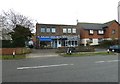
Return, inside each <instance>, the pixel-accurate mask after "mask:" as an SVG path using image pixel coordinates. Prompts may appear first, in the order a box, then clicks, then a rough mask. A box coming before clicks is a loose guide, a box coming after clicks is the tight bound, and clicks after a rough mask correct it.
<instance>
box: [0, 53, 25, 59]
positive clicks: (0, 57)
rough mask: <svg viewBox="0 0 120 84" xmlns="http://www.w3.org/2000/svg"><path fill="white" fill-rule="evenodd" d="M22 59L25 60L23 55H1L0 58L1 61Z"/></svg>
mask: <svg viewBox="0 0 120 84" xmlns="http://www.w3.org/2000/svg"><path fill="white" fill-rule="evenodd" d="M24 58H26V56H25V54H23V55H15V56H14V57H13V55H1V56H0V59H2V60H14V59H24Z"/></svg>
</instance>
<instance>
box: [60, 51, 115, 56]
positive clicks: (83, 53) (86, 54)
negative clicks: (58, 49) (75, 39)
mask: <svg viewBox="0 0 120 84" xmlns="http://www.w3.org/2000/svg"><path fill="white" fill-rule="evenodd" d="M60 55H61V56H64V57H80V56H98V55H102V56H105V55H114V53H112V52H110V53H107V52H79V53H72V54H71V55H70V54H66V53H61V54H60Z"/></svg>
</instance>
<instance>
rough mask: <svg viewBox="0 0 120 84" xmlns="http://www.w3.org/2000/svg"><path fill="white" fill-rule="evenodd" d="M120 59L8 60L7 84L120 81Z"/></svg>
mask: <svg viewBox="0 0 120 84" xmlns="http://www.w3.org/2000/svg"><path fill="white" fill-rule="evenodd" d="M118 61H119V60H118V56H117V55H109V56H85V57H60V56H59V57H39V58H27V59H21V60H4V61H2V65H3V69H2V71H3V75H2V77H3V78H2V80H3V82H117V81H118Z"/></svg>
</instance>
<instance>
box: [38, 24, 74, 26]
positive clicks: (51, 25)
mask: <svg viewBox="0 0 120 84" xmlns="http://www.w3.org/2000/svg"><path fill="white" fill-rule="evenodd" d="M36 24H37V25H51V26H76V25H67V24H44V23H36Z"/></svg>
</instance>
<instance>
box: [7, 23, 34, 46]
mask: <svg viewBox="0 0 120 84" xmlns="http://www.w3.org/2000/svg"><path fill="white" fill-rule="evenodd" d="M9 34H10V35H11V38H12V40H13V45H14V46H15V47H24V46H25V42H26V41H27V40H29V38H30V37H31V36H32V33H31V31H30V29H29V28H26V27H24V26H21V25H16V27H15V28H14V29H13V32H10V33H9Z"/></svg>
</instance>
